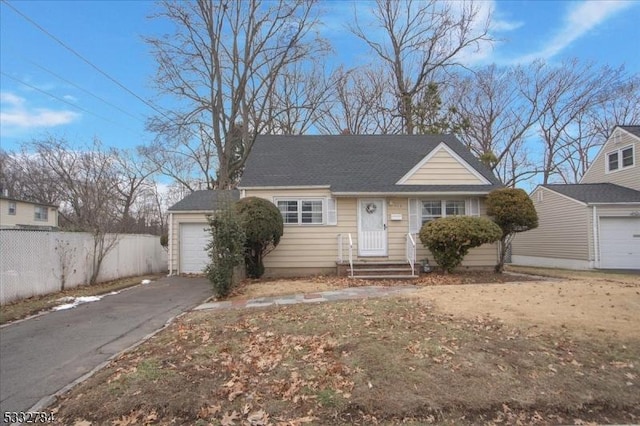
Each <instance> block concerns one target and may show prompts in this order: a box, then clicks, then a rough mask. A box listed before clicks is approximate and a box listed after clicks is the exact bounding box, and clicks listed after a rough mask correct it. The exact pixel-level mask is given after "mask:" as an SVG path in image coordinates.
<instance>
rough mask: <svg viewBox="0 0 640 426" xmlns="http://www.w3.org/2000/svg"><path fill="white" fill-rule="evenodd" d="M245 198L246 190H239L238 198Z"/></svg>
mask: <svg viewBox="0 0 640 426" xmlns="http://www.w3.org/2000/svg"><path fill="white" fill-rule="evenodd" d="M246 196H247V190H246V189H242V190H240V198H244V197H246Z"/></svg>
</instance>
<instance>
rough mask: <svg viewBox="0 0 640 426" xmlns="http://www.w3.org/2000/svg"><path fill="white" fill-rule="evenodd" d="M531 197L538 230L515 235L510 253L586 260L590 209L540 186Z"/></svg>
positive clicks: (588, 254)
mask: <svg viewBox="0 0 640 426" xmlns="http://www.w3.org/2000/svg"><path fill="white" fill-rule="evenodd" d="M539 192H542V194H543V195H542V197H543V198H542V201H540V200H539V197H538V193H539ZM531 198H532V200H533V204H534V206H535V208H536V211H537V213H538V222H539V223H538V228H536V229H532V230H530V231H526V232H522V233H519V234H517V235H516V236H515V238H514V240H513V243H512V247H513V254H514V255H519V256H532V257H546V258H557V259H575V260H584V261H588V260H589V257H590V253H589V239H590V238H591V236H590V235H589V233H590V231H589V226H590V217H589V216H590V214H591V209H590V208H588V207H587V206H585V205H584V204H581V203H579V202H577V201H575V200H572V199H570V198H568V197H565V196H562V195H560V194H557V193H555V192H553V191H551V190H549V189H546V188H543V187H538V188H537V189H536V190H535V191H534V193H533V194H532V197H531Z"/></svg>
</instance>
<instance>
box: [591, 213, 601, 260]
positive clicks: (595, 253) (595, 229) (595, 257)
mask: <svg viewBox="0 0 640 426" xmlns="http://www.w3.org/2000/svg"><path fill="white" fill-rule="evenodd" d="M592 212H593V219H592V221H593V261H594V265H593V267H594V268H598V267H600V257H599V248H600V244H599V241H598V222H597V221H598V212H597V207H596V206H593V210H592Z"/></svg>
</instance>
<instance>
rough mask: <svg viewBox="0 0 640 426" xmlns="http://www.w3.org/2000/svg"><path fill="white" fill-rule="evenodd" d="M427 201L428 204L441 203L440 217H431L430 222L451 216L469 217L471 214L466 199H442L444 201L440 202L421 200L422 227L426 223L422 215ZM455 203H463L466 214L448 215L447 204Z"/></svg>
mask: <svg viewBox="0 0 640 426" xmlns="http://www.w3.org/2000/svg"><path fill="white" fill-rule="evenodd" d="M425 201H426V202H437V201H440V216H431V219H430V220H435V219H439V218H442V217H449V216H469V212H467V200H465V199H462V200H460V199H445V198H442V199H439V200H428V199H427V200H422V199H421V200H418V202H419V203H420V204H419V207H420V222H421V224H422V225H424V224H425V221H424V217H425V216H424V214H423V213H422V209H423V208H424V207H423V203H424V202H425ZM454 201H455V202H460V203H463V208H464V214H451V215H448V214H447V203H450V202H454Z"/></svg>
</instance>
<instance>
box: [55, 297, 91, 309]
mask: <svg viewBox="0 0 640 426" xmlns="http://www.w3.org/2000/svg"><path fill="white" fill-rule="evenodd" d="M102 297H103V296H81V297H63V298H62V299H64V301H69V302H70V303H65V304H63V305H58V306H55V307H54V308H53V309H52V310H53V311H64V310H65V309H73V308H75V307H76V306H78V305H81V304H83V303H89V302H97V301H98V300H100V299H102ZM62 299H60V300H61V301H62Z"/></svg>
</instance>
